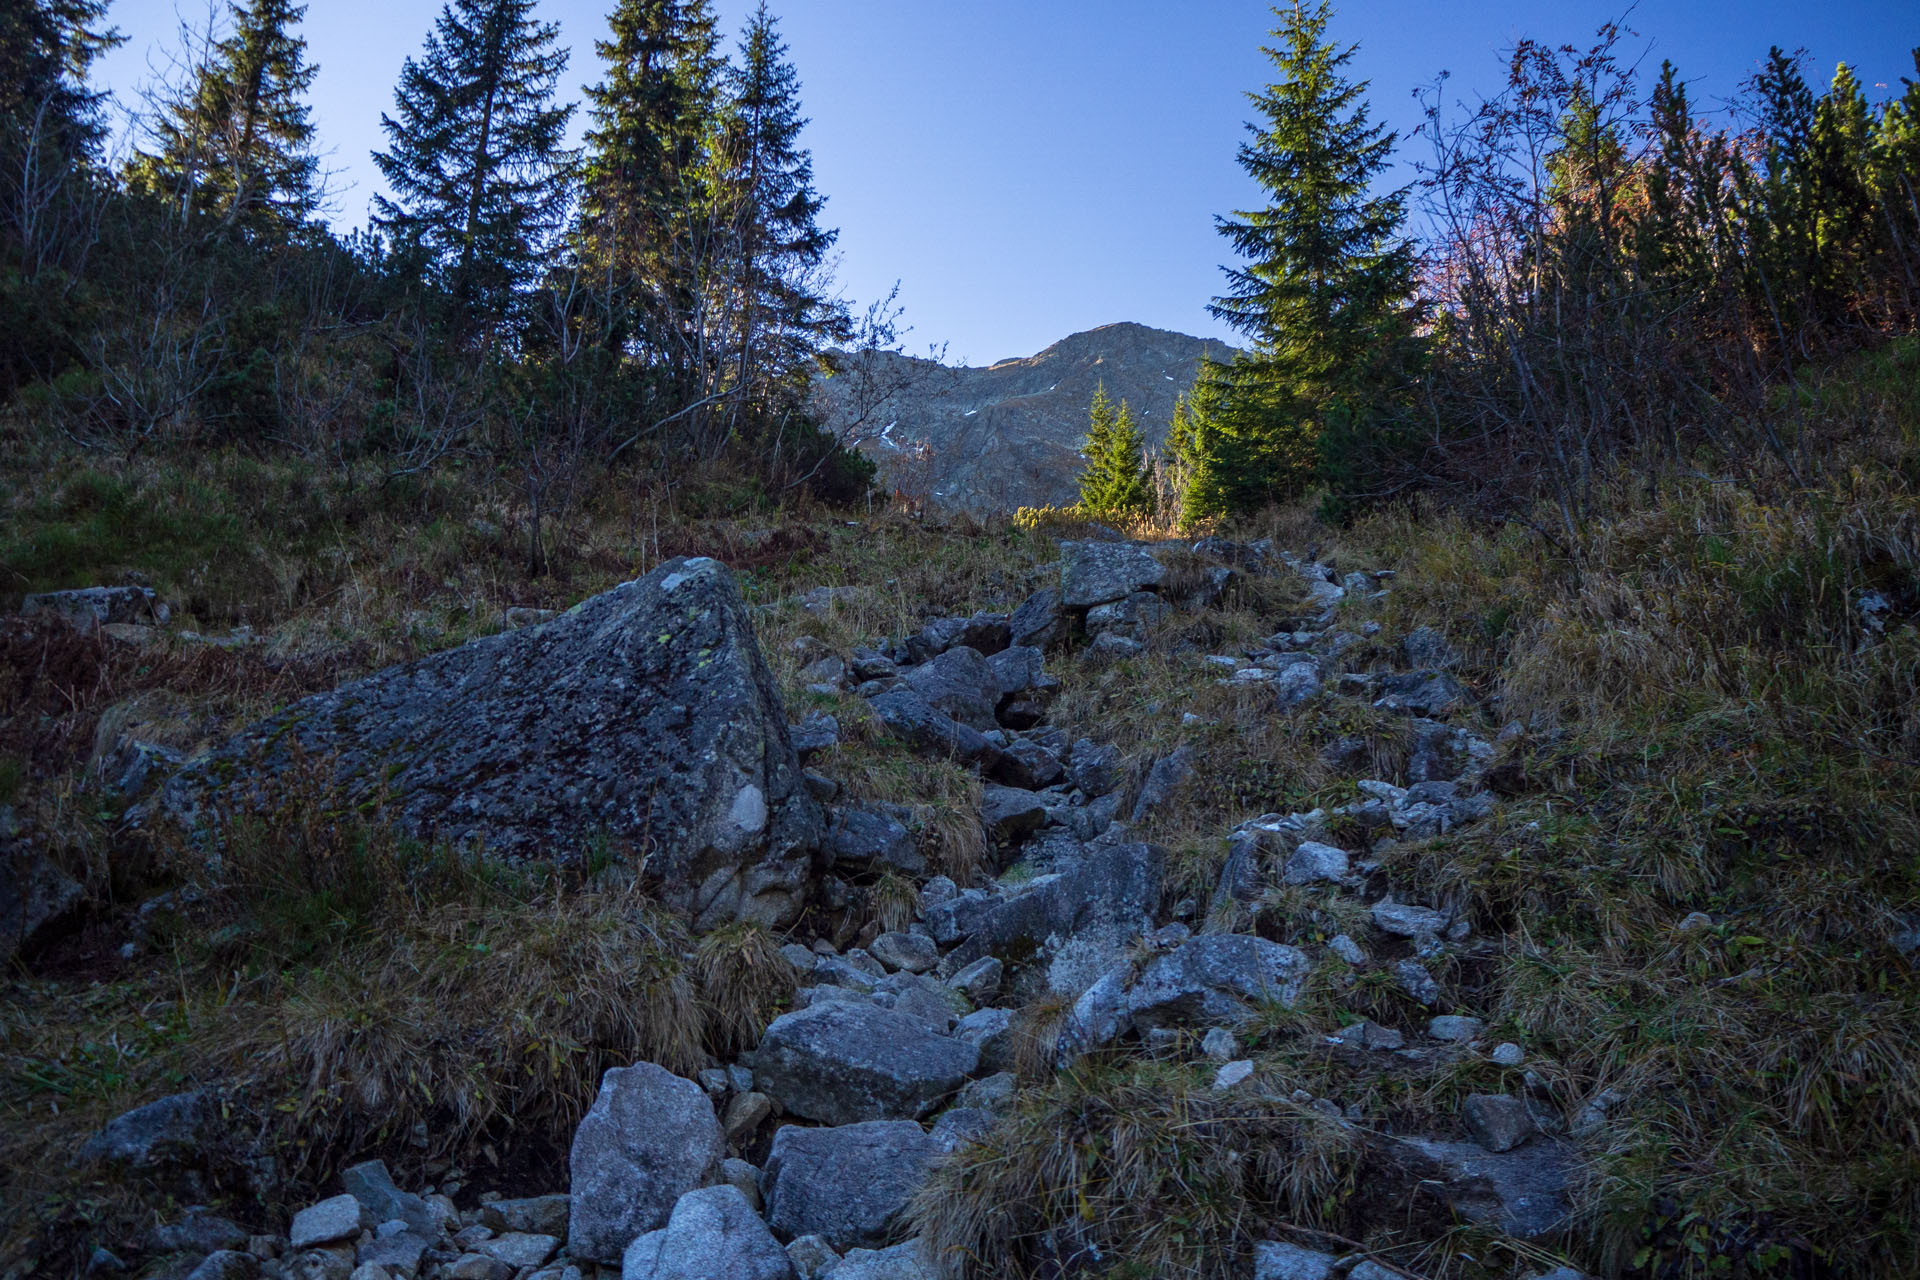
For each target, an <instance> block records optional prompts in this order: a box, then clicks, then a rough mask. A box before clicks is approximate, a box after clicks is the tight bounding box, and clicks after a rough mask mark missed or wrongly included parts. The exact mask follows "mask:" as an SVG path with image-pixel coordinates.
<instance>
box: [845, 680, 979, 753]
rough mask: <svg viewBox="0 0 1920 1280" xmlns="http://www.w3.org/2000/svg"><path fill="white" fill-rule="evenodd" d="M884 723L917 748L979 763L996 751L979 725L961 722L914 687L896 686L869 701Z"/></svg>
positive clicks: (909, 744)
mask: <svg viewBox="0 0 1920 1280" xmlns="http://www.w3.org/2000/svg"><path fill="white" fill-rule="evenodd" d="M867 705H869V706H870V707H872V708H873V711H874V714H875V715H877V716H879V717H880V720H881V723H883V724H885V725H886V726H887V728H888V729H890V730H892V731H893V732H894V733H895V734H897V735H898V736H899V737H900V739H901V740H902V741H904V742H905V743H906V744H907V745H908V746H910V747H912V748H913V749H914V750H916V751H919V752H922V753H925V754H927V755H932V756H936V757H941V758H949V759H954V760H960V761H963V762H966V763H969V764H971V763H976V762H978V761H980V760H983V759H986V758H988V757H990V756H992V755H993V754H994V753H995V748H994V747H993V746H992V745H991V744H989V743H988V742H987V740H986V738H984V737H982V736H981V733H980V731H979V730H978V729H975V728H973V727H972V726H970V725H964V724H961V723H960V722H959V721H957V720H955V719H954V718H953V717H952V716H950V715H948V714H947V713H946V712H944V711H941V710H940V709H939V708H937V707H935V706H934V705H933V704H932V703H930V702H928V701H927V700H926V699H925V698H923V697H921V696H920V695H919V694H918V693H916V692H914V691H913V690H912V689H894V690H891V691H889V692H887V693H882V694H880V695H879V696H877V697H875V698H873V699H871V700H870V701H869V702H868V704H867Z"/></svg>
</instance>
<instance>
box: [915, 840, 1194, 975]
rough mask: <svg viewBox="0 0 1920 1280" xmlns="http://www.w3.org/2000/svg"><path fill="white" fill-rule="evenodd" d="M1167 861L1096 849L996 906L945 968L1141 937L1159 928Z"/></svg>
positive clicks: (1135, 851) (1143, 850) (1134, 847)
mask: <svg viewBox="0 0 1920 1280" xmlns="http://www.w3.org/2000/svg"><path fill="white" fill-rule="evenodd" d="M1166 858H1167V855H1166V850H1164V849H1161V848H1158V847H1157V846H1154V845H1146V844H1114V845H1105V846H1102V847H1099V848H1096V849H1094V850H1093V851H1092V852H1091V853H1089V854H1088V856H1087V858H1086V859H1085V860H1084V861H1083V862H1081V863H1080V864H1079V865H1077V866H1074V867H1069V868H1068V869H1067V870H1065V871H1063V872H1061V873H1060V874H1059V875H1057V876H1055V877H1053V878H1052V879H1051V880H1048V881H1046V882H1045V883H1043V884H1038V885H1036V886H1034V887H1033V888H1032V889H1029V890H1028V891H1027V892H1025V893H1023V894H1020V895H1019V896H1018V897H1015V898H1010V899H1008V900H1006V901H1004V902H1001V903H999V904H997V905H994V906H992V907H991V908H990V909H989V910H988V911H987V912H986V913H985V915H984V917H983V918H982V919H981V920H980V922H979V924H978V925H977V926H976V927H975V928H974V930H973V932H972V933H971V934H970V935H969V936H968V937H967V939H966V941H965V942H962V943H961V944H960V945H959V946H958V947H956V948H955V949H954V950H953V951H952V952H950V953H949V954H948V956H947V958H946V961H945V962H944V963H945V965H946V966H947V969H948V970H951V971H958V970H959V969H961V968H964V967H965V966H967V965H969V964H971V963H973V962H974V961H975V960H978V959H979V958H980V957H982V956H987V955H993V956H998V957H1000V958H1001V959H1002V960H1003V961H1006V962H1009V963H1018V962H1024V961H1026V960H1029V959H1031V958H1032V957H1033V955H1034V953H1035V951H1036V950H1037V949H1038V948H1039V947H1040V946H1041V945H1042V944H1044V943H1045V942H1046V941H1047V939H1048V938H1050V937H1058V938H1063V939H1064V938H1072V937H1074V936H1076V935H1088V934H1096V933H1097V934H1101V935H1111V936H1138V935H1140V934H1143V933H1145V932H1146V931H1147V930H1148V929H1150V928H1152V927H1153V920H1152V916H1153V913H1154V911H1155V910H1156V909H1157V908H1158V907H1159V904H1160V886H1161V879H1162V876H1163V875H1164V873H1165V868H1166ZM929 923H930V924H931V921H929ZM934 936H935V937H938V936H939V931H938V930H935V931H934Z"/></svg>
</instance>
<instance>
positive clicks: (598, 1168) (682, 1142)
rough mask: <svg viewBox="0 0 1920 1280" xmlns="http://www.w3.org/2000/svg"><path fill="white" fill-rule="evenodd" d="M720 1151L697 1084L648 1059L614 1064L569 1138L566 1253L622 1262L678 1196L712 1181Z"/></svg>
mask: <svg viewBox="0 0 1920 1280" xmlns="http://www.w3.org/2000/svg"><path fill="white" fill-rule="evenodd" d="M726 1155H727V1147H726V1140H725V1138H724V1137H723V1136H722V1133H721V1129H720V1121H719V1118H718V1117H717V1116H715V1115H714V1112H713V1102H712V1100H711V1099H709V1098H708V1097H707V1095H706V1092H705V1091H704V1090H702V1089H701V1088H700V1086H699V1085H697V1084H695V1083H694V1082H693V1081H691V1080H684V1079H682V1078H681V1077H679V1076H676V1075H674V1074H673V1073H672V1072H670V1071H667V1070H666V1069H665V1068H662V1067H657V1066H655V1065H654V1064H652V1063H651V1062H642V1063H638V1064H636V1065H634V1066H631V1067H615V1068H614V1069H613V1070H611V1071H609V1072H607V1074H606V1075H605V1076H603V1077H601V1080H600V1094H599V1096H598V1097H597V1098H595V1099H594V1101H593V1107H592V1108H591V1109H590V1110H589V1111H588V1112H587V1115H586V1118H585V1119H584V1120H582V1121H581V1122H580V1127H579V1128H578V1129H577V1130H575V1131H574V1135H573V1154H572V1157H571V1160H570V1169H571V1173H572V1179H573V1181H572V1188H573V1190H572V1198H573V1203H572V1211H571V1213H570V1215H569V1225H568V1231H567V1242H568V1243H567V1248H568V1250H569V1252H571V1253H572V1254H573V1255H574V1256H575V1257H577V1258H586V1259H590V1260H591V1261H594V1262H604V1263H615V1262H618V1261H620V1258H621V1255H622V1254H623V1253H624V1252H625V1251H626V1248H627V1245H628V1244H630V1243H632V1241H633V1239H634V1238H635V1237H636V1236H639V1235H641V1234H643V1233H645V1232H648V1231H653V1230H655V1229H657V1228H659V1227H661V1226H662V1225H664V1224H665V1223H666V1221H667V1216H668V1215H669V1214H670V1213H672V1212H673V1208H674V1205H675V1204H676V1203H677V1202H678V1201H679V1199H680V1197H681V1196H683V1195H685V1194H686V1193H687V1192H689V1191H691V1190H693V1189H694V1188H695V1187H699V1186H704V1185H705V1184H706V1183H708V1182H711V1181H712V1180H713V1178H714V1175H715V1172H716V1170H718V1169H719V1167H720V1162H721V1161H722V1160H724V1159H725V1158H726Z"/></svg>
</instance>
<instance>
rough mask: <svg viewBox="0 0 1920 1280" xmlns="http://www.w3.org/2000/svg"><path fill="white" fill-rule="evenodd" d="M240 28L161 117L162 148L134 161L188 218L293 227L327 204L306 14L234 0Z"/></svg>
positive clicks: (286, 4) (139, 180) (270, 1)
mask: <svg viewBox="0 0 1920 1280" xmlns="http://www.w3.org/2000/svg"><path fill="white" fill-rule="evenodd" d="M228 10H229V15H230V17H231V20H232V24H233V29H232V31H231V32H230V33H229V34H228V35H227V36H226V37H225V38H224V39H222V40H221V41H219V43H217V44H216V45H215V46H214V48H213V51H212V57H211V58H210V59H209V61H208V63H207V65H205V66H203V67H201V68H199V70H198V72H197V74H196V75H195V77H194V81H193V84H192V85H191V86H189V87H188V89H187V93H186V95H185V97H183V98H182V99H181V100H179V101H177V102H173V103H169V104H168V105H167V106H166V107H165V108H164V110H163V111H162V113H161V117H160V119H159V120H158V121H156V122H155V131H156V133H157V134H158V137H159V142H160V149H159V152H158V153H157V154H155V155H152V156H143V157H141V158H140V159H139V160H138V161H136V162H135V164H134V166H133V171H132V173H131V175H130V177H131V178H132V180H133V181H134V182H135V184H136V185H140V186H145V187H148V188H149V189H154V190H157V191H159V192H161V193H164V194H166V195H167V196H168V197H169V198H170V199H171V200H173V201H175V202H177V204H178V207H179V208H180V210H181V212H182V214H183V215H202V216H211V217H214V218H216V219H218V220H219V222H220V223H221V225H223V226H227V227H243V228H246V229H249V230H263V229H268V228H272V229H275V230H279V231H285V230H287V229H289V228H291V227H294V226H297V225H299V224H300V223H302V222H304V221H306V220H307V219H308V218H309V217H310V216H311V215H312V214H313V211H314V209H315V207H316V205H317V204H318V202H319V198H320V192H319V187H318V181H317V179H318V173H319V160H318V158H317V157H316V156H315V155H314V153H313V136H314V135H313V125H312V123H311V122H310V121H309V120H308V116H307V104H306V101H305V98H306V93H307V89H308V88H309V86H311V85H312V83H313V77H314V76H315V74H316V73H318V71H319V68H318V67H316V66H313V65H311V64H309V63H308V62H307V61H306V47H307V42H306V40H305V39H303V38H302V37H299V36H296V35H294V34H293V28H294V27H295V26H297V25H298V24H299V22H300V20H301V18H302V17H303V16H305V14H306V6H305V5H296V4H293V3H291V2H290V0H229V4H228Z"/></svg>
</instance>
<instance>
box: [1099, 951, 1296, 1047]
mask: <svg viewBox="0 0 1920 1280" xmlns="http://www.w3.org/2000/svg"><path fill="white" fill-rule="evenodd" d="M1311 968H1312V964H1311V963H1310V962H1309V961H1308V959H1307V957H1306V955H1305V954H1304V953H1303V952H1301V951H1300V950H1299V949H1298V948H1295V947H1289V946H1285V945H1284V944H1282V943H1278V942H1268V941H1267V940H1266V939H1265V938H1255V937H1249V936H1247V935H1245V934H1235V933H1215V934H1203V935H1201V936H1200V937H1197V938H1189V939H1187V941H1185V942H1183V943H1181V944H1180V945H1179V946H1178V947H1176V948H1175V949H1174V950H1172V951H1169V952H1167V953H1165V954H1164V955H1160V956H1157V957H1155V958H1154V960H1153V962H1152V963H1151V964H1149V965H1147V967H1146V969H1145V970H1143V971H1142V972H1141V974H1140V977H1139V980H1138V981H1136V982H1135V983H1134V984H1133V986H1132V988H1131V989H1130V990H1129V991H1128V992H1127V1011H1128V1013H1129V1014H1130V1015H1131V1017H1132V1020H1133V1024H1134V1026H1136V1027H1139V1028H1140V1029H1142V1030H1151V1029H1152V1028H1154V1027H1167V1026H1221V1025H1225V1024H1229V1023H1237V1022H1240V1021H1243V1020H1245V1019H1246V1018H1247V1017H1249V1016H1250V1015H1251V1014H1252V1013H1253V1011H1254V1006H1255V1005H1256V1004H1258V1003H1260V1002H1264V1001H1272V1002H1275V1003H1278V1004H1282V1005H1292V1004H1293V1002H1294V1001H1295V1000H1297V999H1298V998H1299V996H1300V986H1301V983H1303V982H1304V981H1305V980H1306V977H1307V971H1308V970H1309V969H1311Z"/></svg>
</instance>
